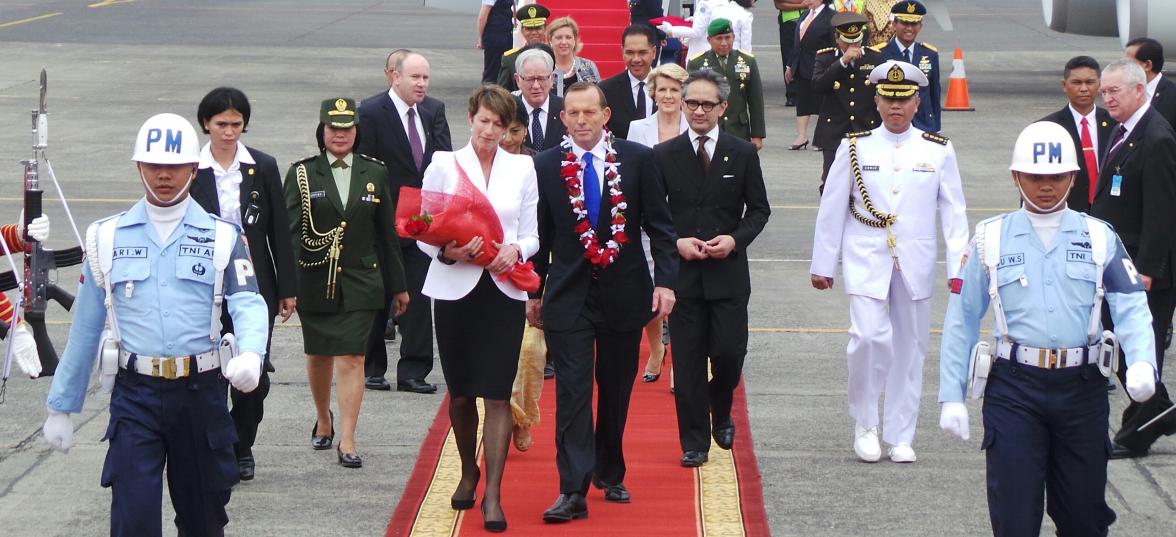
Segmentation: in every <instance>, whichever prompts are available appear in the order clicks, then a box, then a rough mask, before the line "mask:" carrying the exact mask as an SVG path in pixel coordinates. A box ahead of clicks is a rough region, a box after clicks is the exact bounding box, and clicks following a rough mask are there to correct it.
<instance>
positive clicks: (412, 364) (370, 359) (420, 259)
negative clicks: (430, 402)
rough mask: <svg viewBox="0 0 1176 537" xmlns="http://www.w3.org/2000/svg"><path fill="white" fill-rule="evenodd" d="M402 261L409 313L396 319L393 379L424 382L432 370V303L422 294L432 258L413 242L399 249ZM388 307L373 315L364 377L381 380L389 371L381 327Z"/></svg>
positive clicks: (384, 324)
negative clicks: (397, 344) (396, 355)
mask: <svg viewBox="0 0 1176 537" xmlns="http://www.w3.org/2000/svg"><path fill="white" fill-rule="evenodd" d="M400 252H401V254H402V255H403V259H404V276H405V278H406V279H407V280H408V300H409V302H408V310H407V311H405V312H404V315H401V316H400V318H399V319H397V324H398V325H399V327H400V330H399V333H400V334H399V337H400V361H399V362H397V364H396V380H397V381H400V382H404V381H407V380H409V379H418V380H424V379H425V377H427V376H429V373H430V372H432V371H433V304H432V300H430V299H429V297H427V296H425V295H423V294H422V293H421V288H423V287H424V286H425V275H427V274H428V273H429V263H430V262H432V259H430V258H429V256H427V255H425V253H424V252H422V251H421V250H420V249H419V248H417V246H416V243H413V244H411V245H410V246H404V247H402V248H401V249H400ZM388 314H389V308H385V309H384V310H383V311H380V312H376V318H375V319H374V320H373V321H372V331H371V335H369V336H368V351H367V354H366V355H365V356H364V362H363V369H364V375H365V376H367V377H383V376H384V375H385V374H386V373H387V372H388V348H387V344H386V343H385V342H384V328H385V326H387V324H388Z"/></svg>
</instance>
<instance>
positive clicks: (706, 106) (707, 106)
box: [686, 99, 723, 112]
mask: <svg viewBox="0 0 1176 537" xmlns="http://www.w3.org/2000/svg"><path fill="white" fill-rule="evenodd" d="M720 104H723V103H716V102H710V101H696V100H694V99H689V100H687V101H686V108H689V109H690V110H692V111H693V110H698V107H700V106H701V107H702V111H703V112H710V111H711V110H714V109H715V107H716V106H718V105H720Z"/></svg>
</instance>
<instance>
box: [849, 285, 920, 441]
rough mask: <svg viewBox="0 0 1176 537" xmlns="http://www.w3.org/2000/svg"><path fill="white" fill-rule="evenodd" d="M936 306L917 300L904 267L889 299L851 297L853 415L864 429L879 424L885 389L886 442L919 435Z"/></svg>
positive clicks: (850, 376) (884, 419)
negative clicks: (906, 280)
mask: <svg viewBox="0 0 1176 537" xmlns="http://www.w3.org/2000/svg"><path fill="white" fill-rule="evenodd" d="M930 308H931V300H930V299H926V300H913V299H912V298H911V293H910V291H908V290H907V287H906V284H905V283H903V280H902V273H901V272H899V271H898V270H895V271H893V274H892V275H891V277H890V292H889V294H888V296H887V298H886V299H885V300H878V299H874V298H870V297H867V296H861V295H850V296H849V323H850V326H849V346H848V348H847V349H846V352H845V354H846V361H847V362H848V364H847V365H848V367H849V415H850V416H851V417H853V419H854V420H856V421H857V423H858V425H861V426H862V427H865V428H867V429H869V428H873V427H877V426H878V398H879V397H880V396H881V395H882V394H883V392H885V394H886V405H885V409H884V415H883V420H882V441H883V442H886V443H887V444H891V445H894V444H910V443H911V442H912V441H913V440H914V438H915V423H916V421H917V420H918V417H919V398H920V396H921V395H922V389H923V360H924V359H925V358H926V357H927V339H928V333H929V331H930V324H929V318H928V314H929V312H930Z"/></svg>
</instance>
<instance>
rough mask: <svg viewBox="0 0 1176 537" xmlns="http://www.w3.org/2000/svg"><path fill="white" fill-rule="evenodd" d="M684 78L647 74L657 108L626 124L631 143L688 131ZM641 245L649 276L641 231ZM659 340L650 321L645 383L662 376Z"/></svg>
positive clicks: (662, 70) (671, 71) (665, 70)
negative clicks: (654, 112) (655, 111)
mask: <svg viewBox="0 0 1176 537" xmlns="http://www.w3.org/2000/svg"><path fill="white" fill-rule="evenodd" d="M687 76H689V73H687V72H686V70H685V69H683V68H682V66H680V65H678V64H676V63H667V64H664V65H661V66H659V67H658V68H657V69H654V70H653V71H651V72H650V73H649V78H648V80H649V94H650V95H652V96H653V102H654V103H655V104H656V105H657V113H656V114H653V115H651V116H649V117H647V118H644V119H637V120H633V121H631V122H629V138H628V140H629V141H630V142H636V143H639V144H641V145H644V146H647V147H653V146H655V145H657V144H660V143H662V142H664V141H666V140H669V139H671V138H674V137H676V136H678V135H680V134H682V133H683V132H686V129H688V128H690V124H689V123H688V122H687V121H686V114H683V113H682V83H683V82H685V81H686V77H687ZM641 242H642V244H644V245H645V260H646V262H647V263H648V264H649V273H650V274H653V257H652V256H651V255H650V253H649V252H650V249H649V237H648V236H646V235H645V233H644V232H642V233H641ZM662 338H663V330H662V322H661V321H659V320H657V319H654V320H652V321H649V324H647V325H645V341H646V342H647V343H649V359H648V360H647V361H646V362H645V372H644V373H643V374H642V375H641V380H642V381H644V382H655V381H657V379H658V378H659V377H661V369H662V361H663V360H664V359H665V357H666V346H665V344H664V342H663V340H662Z"/></svg>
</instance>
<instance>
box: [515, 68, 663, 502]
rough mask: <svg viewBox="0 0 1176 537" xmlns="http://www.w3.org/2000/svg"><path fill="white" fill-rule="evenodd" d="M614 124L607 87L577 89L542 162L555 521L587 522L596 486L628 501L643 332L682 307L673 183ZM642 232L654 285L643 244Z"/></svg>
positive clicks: (538, 298)
mask: <svg viewBox="0 0 1176 537" xmlns="http://www.w3.org/2000/svg"><path fill="white" fill-rule="evenodd" d="M610 115H611V111H610V110H609V108H608V104H607V102H606V99H605V96H604V92H603V91H601V89H600V88H599V87H598V86H596V85H595V84H591V83H586V82H577V83H575V84H573V85H572V86H571V87H570V88H568V89H567V91H566V92H565V93H564V110H563V112H562V113H561V114H560V117H561V119H562V120H563V122H564V125H565V126H566V127H567V133H568V136H567V137H566V138H565V139H564V142H563V144H561V145H560V146H559V147H553V148H551V149H548V150H546V151H543V152H541V153H539V154H538V155H535V171H536V173H537V174H538V181H539V207H538V221H539V242H540V247H539V252H538V253H537V254H535V256H534V257H532V259H533V260H535V270H536V271H537V272H538V273H539V275H540V278H542V279H544V283H543V285H542V286H541V287H540V288H539V290H538V291H537V292H535V293H532V294H531V300H529V301H528V302H527V320H528V321H529V322H530V323H531V324H532V325H534V326H536V327H539V328H543V329H544V335H545V337H546V339H547V348H548V349H549V350H550V352H551V355H552V360H553V361H554V362H555V374H556V413H555V427H556V465H557V466H558V468H559V476H560V483H559V486H560V496H559V498H558V499H557V500H556V502H555V504H553V505H552V506H551V507H550V508H549V509H547V511H545V512H544V513H543V520H544V521H546V522H567V521H570V520H575V519H579V518H584V517H586V516H588V507H587V504H586V502H585V499H584V496H585V495H586V494H587V493H588V485H589V483H593V484H595V485H596V486H597V487H598V488H602V489H604V498H605V500H606V501H610V502H618V503H628V502H629V491H628V490H627V489H626V488H625V486H624V483H623V481H624V478H625V458H624V452H623V450H622V437H623V435H624V431H625V419H626V417H627V415H628V411H629V395H630V394H631V393H632V391H633V381H634V379H635V378H636V376H637V349H638V345H639V344H640V341H641V334H642V328H643V327H644V326H645V325H646V324H647V323H648V322H649V321H650V320H651V319H652V318H654V316H657V317H658V318H664V317H665V316H666V315H669V314H670V311H671V310H672V309H673V307H674V291H673V285H674V281H675V279H676V278H677V274H678V254H677V248H676V247H675V242H676V239H677V237H676V235H675V233H674V228H673V224H672V222H671V220H670V209H669V205H668V204H667V202H666V193H665V188H664V186H663V185H664V183H663V181H662V177H661V174H660V172H659V171H658V169H657V167H656V165H655V164H654V158H653V151H652V150H651V149H649V148H646V147H644V146H642V145H640V144H636V143H632V142H627V141H625V140H614V139H612V138H611V136H610V137H606V136H605V135H604V125H605V123H607V122H608V119H609V117H610ZM642 229H644V230H645V232H646V234H647V235H649V238H650V248H651V250H652V254H653V260H654V274H653V278H650V273H649V270H648V268H647V265H646V262H645V252H644V250H643V248H642V246H641V241H639V240H636V239H637V237H638V236H639V235H640V232H641V230H642ZM549 254H550V260H549ZM594 377H595V379H596V384H597V392H598V393H597V406H596V426H595V428H594V427H593V423H592V409H591V407H590V403H591V401H592V382H593V378H594ZM594 477H595V478H594Z"/></svg>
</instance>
